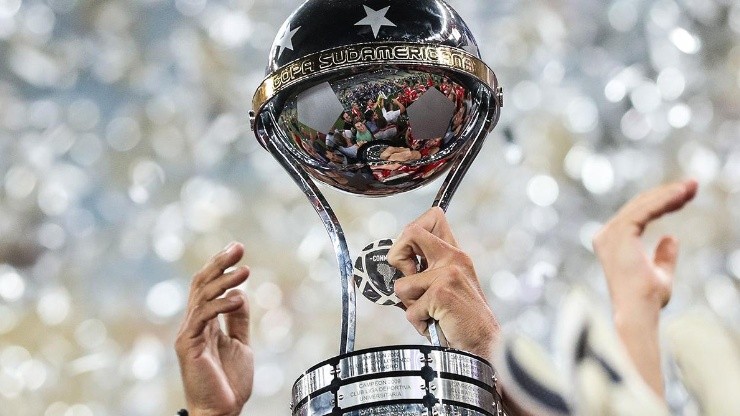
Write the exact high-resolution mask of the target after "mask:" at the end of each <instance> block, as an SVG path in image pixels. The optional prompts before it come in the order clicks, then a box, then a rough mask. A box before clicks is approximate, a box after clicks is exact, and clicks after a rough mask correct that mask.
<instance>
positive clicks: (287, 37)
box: [276, 26, 302, 59]
mask: <svg viewBox="0 0 740 416" xmlns="http://www.w3.org/2000/svg"><path fill="white" fill-rule="evenodd" d="M301 27H302V26H298V27H297V28H295V29H293V30H290V26H288V28H287V29H285V32H284V33H283V36H282V37H281V38H280V39H278V41H277V42H276V45H277V47H278V48H279V49H280V50H279V51H278V59H280V55H282V54H283V51H285V49H290V50H291V51H292V50H293V35H295V32H297V31H298V29H300V28H301Z"/></svg>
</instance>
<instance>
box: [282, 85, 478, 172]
mask: <svg viewBox="0 0 740 416" xmlns="http://www.w3.org/2000/svg"><path fill="white" fill-rule="evenodd" d="M431 88H436V89H437V90H439V91H440V92H441V93H442V94H444V96H445V97H447V98H448V99H449V100H450V101H451V102H453V103H454V104H455V114H454V116H453V118H452V120H451V122H450V127H449V129H448V131H447V133H446V134H445V135H444V136H443V137H434V138H429V139H422V140H419V139H417V138H416V137H414V133H413V126H412V124H413V123H412V122H411V121H410V120H409V116H408V114H407V109H408V107H409V106H411V105H413V104H414V102H415V101H416V100H418V99H419V98H420V97H421V96H422V95H423V94H424V93H425V92H426V91H428V90H429V89H431ZM337 96H338V98H339V100H340V102H341V103H342V104H343V106H344V108H345V109H347V110H345V111H343V112H342V114H341V115H340V117H338V119H337V122H336V123H335V124H334V126H332V128H331V129H330V130H329V131H328V132H326V133H324V132H319V131H316V130H313V129H311V128H309V127H307V126H305V125H304V124H302V123H301V122H300V121H299V120H298V117H297V114H296V113H295V112H292V113H290V112H286V113H284V116H283V119H282V121H283V122H284V123H285V126H286V128H287V130H288V131H289V132H290V134H291V135H292V139H293V140H294V142H295V143H296V145H297V146H298V148H300V149H302V150H303V151H304V152H305V153H306V154H307V155H309V156H310V157H311V158H313V159H314V160H316V161H319V162H320V163H322V164H325V165H326V166H329V167H332V168H335V169H336V168H342V167H353V168H357V169H364V170H366V171H367V172H366V173H367V176H368V177H369V178H374V180H376V181H380V182H387V181H392V180H394V179H400V178H406V179H409V176H410V178H411V179H414V178H426V177H428V176H430V175H432V174H434V173H435V172H437V171H439V170H440V168H441V167H442V164H443V163H442V162H441V161H436V162H432V163H429V164H422V163H419V162H418V161H421V160H424V161H426V160H427V159H428V158H431V157H432V156H434V155H435V154H437V153H438V152H439V151H440V150H442V149H444V148H446V147H447V146H448V145H449V144H450V143H451V142H452V139H453V138H455V137H458V135H459V133H460V131H461V129H462V126H463V125H464V124H465V120H466V116H467V115H468V109H469V108H470V97H469V93H467V91H466V89H465V88H464V87H463V86H461V85H460V84H457V83H456V82H454V81H451V80H450V79H449V78H447V77H440V76H433V75H426V74H425V75H423V76H421V75H412V74H408V75H407V76H405V77H395V78H394V79H390V80H388V79H379V80H377V81H375V82H365V83H360V84H359V85H354V84H353V85H348V86H347V87H344V88H343V87H342V86H338V92H337ZM285 114H292V115H290V116H286V115H285ZM371 144H372V146H370V145H371ZM348 174H349V173H348Z"/></svg>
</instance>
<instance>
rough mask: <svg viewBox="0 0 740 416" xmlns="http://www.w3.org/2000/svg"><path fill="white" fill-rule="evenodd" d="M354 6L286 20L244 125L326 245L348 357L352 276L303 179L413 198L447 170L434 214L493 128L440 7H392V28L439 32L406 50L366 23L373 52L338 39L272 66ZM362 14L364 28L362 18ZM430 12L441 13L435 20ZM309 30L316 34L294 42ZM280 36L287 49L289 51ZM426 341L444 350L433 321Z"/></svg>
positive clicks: (336, 230) (486, 83) (491, 111)
mask: <svg viewBox="0 0 740 416" xmlns="http://www.w3.org/2000/svg"><path fill="white" fill-rule="evenodd" d="M355 3H357V4H355ZM402 3H403V4H402ZM358 5H359V2H357V1H354V0H353V1H348V2H343V3H342V4H341V5H340V4H339V3H337V4H333V5H331V6H330V5H328V4H327V3H325V2H319V1H314V0H309V1H307V2H306V3H305V4H304V5H303V6H301V8H299V9H298V10H297V11H296V12H295V13H294V14H293V15H291V17H290V18H288V20H287V21H286V23H285V24H284V25H283V29H282V34H278V37H277V38H276V40H275V44H274V45H273V49H272V53H271V62H270V64H269V65H268V71H270V72H271V73H270V74H269V75H268V77H267V79H266V80H265V81H264V82H263V83H262V84H261V86H260V87H259V88H258V90H257V92H256V93H255V97H254V100H253V105H254V118H252V115H251V114H250V124H251V126H252V129H253V130H254V132H255V135H256V136H257V139H258V140H259V142H260V143H261V144H262V145H263V146H264V147H265V148H266V149H267V150H268V151H270V153H272V155H273V156H274V157H275V158H276V159H277V160H278V161H279V162H280V164H281V165H282V166H283V168H284V169H285V170H286V171H287V172H288V173H289V174H290V175H291V177H292V178H293V180H294V181H295V182H296V183H297V184H298V186H299V187H300V188H301V190H302V191H303V193H304V194H305V195H306V197H307V198H308V199H309V201H310V202H311V204H312V206H313V207H314V209H315V210H316V212H317V213H318V214H319V217H320V218H321V219H322V222H323V224H324V226H325V228H326V230H327V232H328V233H329V235H330V238H331V239H332V243H333V247H334V251H335V255H336V259H337V263H338V264H339V267H340V281H341V288H342V321H341V336H340V354H344V353H346V352H351V351H353V349H354V340H355V331H356V328H355V321H356V312H355V309H356V306H355V293H354V286H353V285H352V282H351V279H350V274H351V270H352V264H351V260H350V254H349V250H348V248H347V243H346V239H345V238H344V234H343V233H342V229H341V226H340V224H339V221H338V220H337V218H336V216H335V215H334V214H333V212H332V210H331V208H330V207H329V205H328V203H327V202H326V200H325V198H324V197H323V195H322V194H321V192H320V191H319V190H318V188H317V187H316V186H315V185H314V184H313V183H311V181H310V180H309V179H308V175H310V176H312V177H313V179H315V180H317V181H319V182H323V183H325V184H328V185H330V186H333V187H335V188H337V189H341V190H343V191H347V192H350V193H354V194H358V195H364V196H385V195H394V194H398V193H400V192H404V191H408V190H411V189H415V188H418V187H420V186H422V185H424V184H426V183H429V182H430V181H432V180H434V179H435V178H437V177H438V176H440V175H441V174H442V173H443V172H444V171H446V170H447V169H449V168H450V166H453V165H454V166H455V169H453V170H452V171H451V172H450V174H449V175H448V177H447V179H446V180H445V182H444V184H443V186H442V188H441V189H440V191H439V193H438V196H437V198H436V199H435V203H434V205H439V206H440V207H442V209H446V208H447V205H448V204H449V201H450V199H451V198H452V195H453V194H454V192H455V190H456V189H457V186H458V184H459V182H460V180H461V179H462V177H463V176H464V174H465V173H466V172H467V169H468V167H469V166H470V163H472V161H473V159H474V158H475V156H476V155H477V153H478V151H479V150H480V147H481V145H482V142H483V140H484V138H485V136H486V134H487V133H488V131H490V129H491V128H492V125H495V123H496V122H497V121H498V118H499V114H500V107H501V106H500V103H501V99H502V98H501V94H500V88H499V86H498V84H497V81H496V76H495V75H494V73H493V71H491V69H490V68H488V66H486V65H485V64H484V63H483V62H482V61H481V60H480V59H479V52H478V49H477V45H476V44H475V41H474V39H473V37H472V34H470V33H469V31H468V30H467V26H465V23H464V22H463V21H462V20H461V19H460V18H459V16H457V14H456V13H454V11H453V10H452V9H451V8H449V6H447V5H446V4H445V3H444V2H442V1H439V0H427V1H421V2H406V1H399V2H396V3H394V4H393V8H394V12H397V13H399V15H396V16H397V17H398V18H399V19H400V18H401V17H400V16H404V17H403V18H409V17H408V15H404V13H408V12H410V11H413V10H416V14H415V15H414V18H418V17H422V18H424V19H425V20H427V21H429V22H432V23H435V24H440V31H438V32H437V33H435V36H433V37H428V36H427V37H423V36H421V35H420V33H418V31H419V30H422V29H419V28H417V27H416V26H414V25H408V27H406V28H404V29H403V31H404V32H403V33H402V36H401V38H402V39H403V40H404V42H402V43H400V42H399V40H398V39H393V36H391V37H390V38H386V39H383V40H380V41H379V40H378V30H379V29H378V28H376V27H375V26H373V25H374V24H375V23H378V22H383V25H386V26H392V27H395V26H396V24H394V23H391V22H390V21H388V20H387V18H386V17H382V19H380V20H376V21H374V22H370V25H371V26H373V35H374V37H375V41H374V42H372V43H367V42H362V41H360V40H358V39H361V38H358V37H357V36H361V35H357V36H355V35H352V34H351V33H352V32H349V33H348V34H346V37H345V38H340V39H337V38H336V37H334V38H331V37H330V38H326V37H321V36H320V35H317V38H312V41H311V42H307V43H305V44H304V49H303V50H297V51H293V52H295V54H296V56H295V57H294V60H292V61H290V62H285V61H284V60H283V61H281V56H282V54H283V53H284V52H285V50H286V49H291V50H293V45H292V42H293V40H292V37H293V36H294V35H295V33H297V32H298V31H299V29H300V28H303V27H304V26H305V25H307V24H308V23H311V24H313V23H314V20H315V18H317V17H320V14H321V13H326V12H331V13H332V14H335V13H339V12H341V11H342V8H343V7H351V6H358ZM402 6H403V7H402ZM327 7H329V8H328V9H327ZM364 7H365V12H366V13H367V14H368V18H369V16H370V14H372V13H371V12H372V11H371V10H370V9H368V8H367V7H366V6H364ZM419 7H421V8H422V9H418V8H419ZM390 8H391V7H390V6H389V7H388V8H387V9H385V11H384V13H387V12H388V11H389V9H390ZM440 10H444V11H445V13H443V14H442V15H440V14H437V13H436V12H435V11H440ZM312 16H313V18H312ZM376 17H379V16H376ZM298 21H301V22H304V23H301V24H298V23H296V22H298ZM366 22H368V21H367V20H362V21H361V22H358V24H359V23H363V24H364V23H366ZM399 22H400V20H399ZM293 28H294V29H293ZM451 29H454V30H451ZM311 30H313V31H317V28H315V27H314V28H310V27H307V28H305V30H304V31H303V33H311ZM461 30H462V32H463V33H461V32H460V31H461ZM394 33H396V32H394ZM322 34H324V33H323V31H322ZM286 36H290V37H291V40H290V46H289V47H288V43H286V42H287V38H286ZM394 36H395V35H394ZM322 39H324V40H325V41H326V42H329V43H330V44H331V45H329V44H323V43H322V42H324V41H322ZM389 41H392V42H390V43H389ZM334 42H338V44H333V43H334ZM285 59H287V58H285ZM414 83H415V85H413V84H414ZM412 85H413V86H412ZM365 103H367V106H366V107H365V111H363V110H362V109H361V107H360V106H362V105H364V104H365ZM342 108H343V109H344V111H343V112H341V113H340V114H335V113H333V111H337V110H340V109H342ZM306 112H307V113H306ZM381 134H384V138H383V139H382V140H378V139H379V138H380V135H381ZM379 145H380V146H379ZM429 333H430V337H431V340H432V344H433V345H435V346H440V345H442V343H443V340H444V336H443V334H441V332H440V331H439V328H438V327H437V324H436V323H435V322H434V321H433V320H431V321H430V323H429Z"/></svg>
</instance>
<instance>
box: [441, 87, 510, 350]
mask: <svg viewBox="0 0 740 416" xmlns="http://www.w3.org/2000/svg"><path fill="white" fill-rule="evenodd" d="M500 94H501V90H500V89H498V90H497V94H496V96H495V97H494V96H491V97H490V99H489V100H488V101H487V102H488V103H489V107H488V108H487V109H484V110H485V113H484V112H483V111H481V112H478V113H476V117H481V114H485V117H486V120H485V121H484V123H485V124H484V125H483V128H482V129H480V131H478V133H477V134H475V137H474V138H473V139H472V140H471V141H470V142H469V143H468V144H467V146H466V148H465V149H464V150H463V152H464V153H463V155H462V156H460V157H458V158H457V159H456V160H455V161H454V162H453V165H452V167H450V172H449V173H448V174H447V177H446V178H445V181H444V183H442V186H441V187H440V188H439V191H437V196H436V197H435V198H434V202H433V203H432V206H433V207H440V208H442V211H445V212H446V211H447V207H448V206H449V205H450V201H452V196H453V195H455V192H456V191H457V188H458V187H459V186H460V182H461V181H462V179H463V177H464V176H465V174H466V173H468V169H469V168H470V165H471V164H472V163H473V160H475V158H476V156H478V153H479V152H480V150H481V148H482V147H483V142H485V138H486V136H487V135H488V132H489V131H490V130H491V129H493V127H494V126H495V125H496V122H497V121H498V117H499V115H500V110H499V109H500V106H499V105H496V104H495V103H494V102H493V101H494V100H496V99H500V97H501V95H500ZM491 104H493V105H492V106H491ZM491 107H493V108H491ZM482 110H483V109H482ZM476 121H477V120H471V123H470V125H471V126H475V125H476V124H477V123H476ZM463 134H464V133H463ZM429 339H430V341H431V343H432V345H434V346H437V347H439V346H441V347H446V346H447V340H446V339H445V337H444V334H443V333H442V330H441V329H439V328H438V325H437V321H436V320H434V319H430V320H429Z"/></svg>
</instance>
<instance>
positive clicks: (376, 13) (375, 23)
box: [355, 5, 396, 39]
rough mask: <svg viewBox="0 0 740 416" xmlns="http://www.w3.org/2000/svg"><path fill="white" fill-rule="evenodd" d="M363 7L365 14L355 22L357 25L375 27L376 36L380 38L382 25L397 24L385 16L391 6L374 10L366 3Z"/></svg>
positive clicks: (374, 34) (374, 33)
mask: <svg viewBox="0 0 740 416" xmlns="http://www.w3.org/2000/svg"><path fill="white" fill-rule="evenodd" d="M362 7H364V8H365V14H366V15H367V16H365V17H364V18H363V19H362V20H360V21H359V22H357V23H355V26H370V27H372V28H373V36H375V38H376V39H377V38H378V33H379V32H380V28H381V27H382V26H396V24H395V23H393V22H391V21H390V20H388V18H387V17H385V15H386V13H388V9H390V8H391V6H388V7H385V8H383V9H380V10H373V9H371V8H369V7H367V6H365V5H363V6H362Z"/></svg>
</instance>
